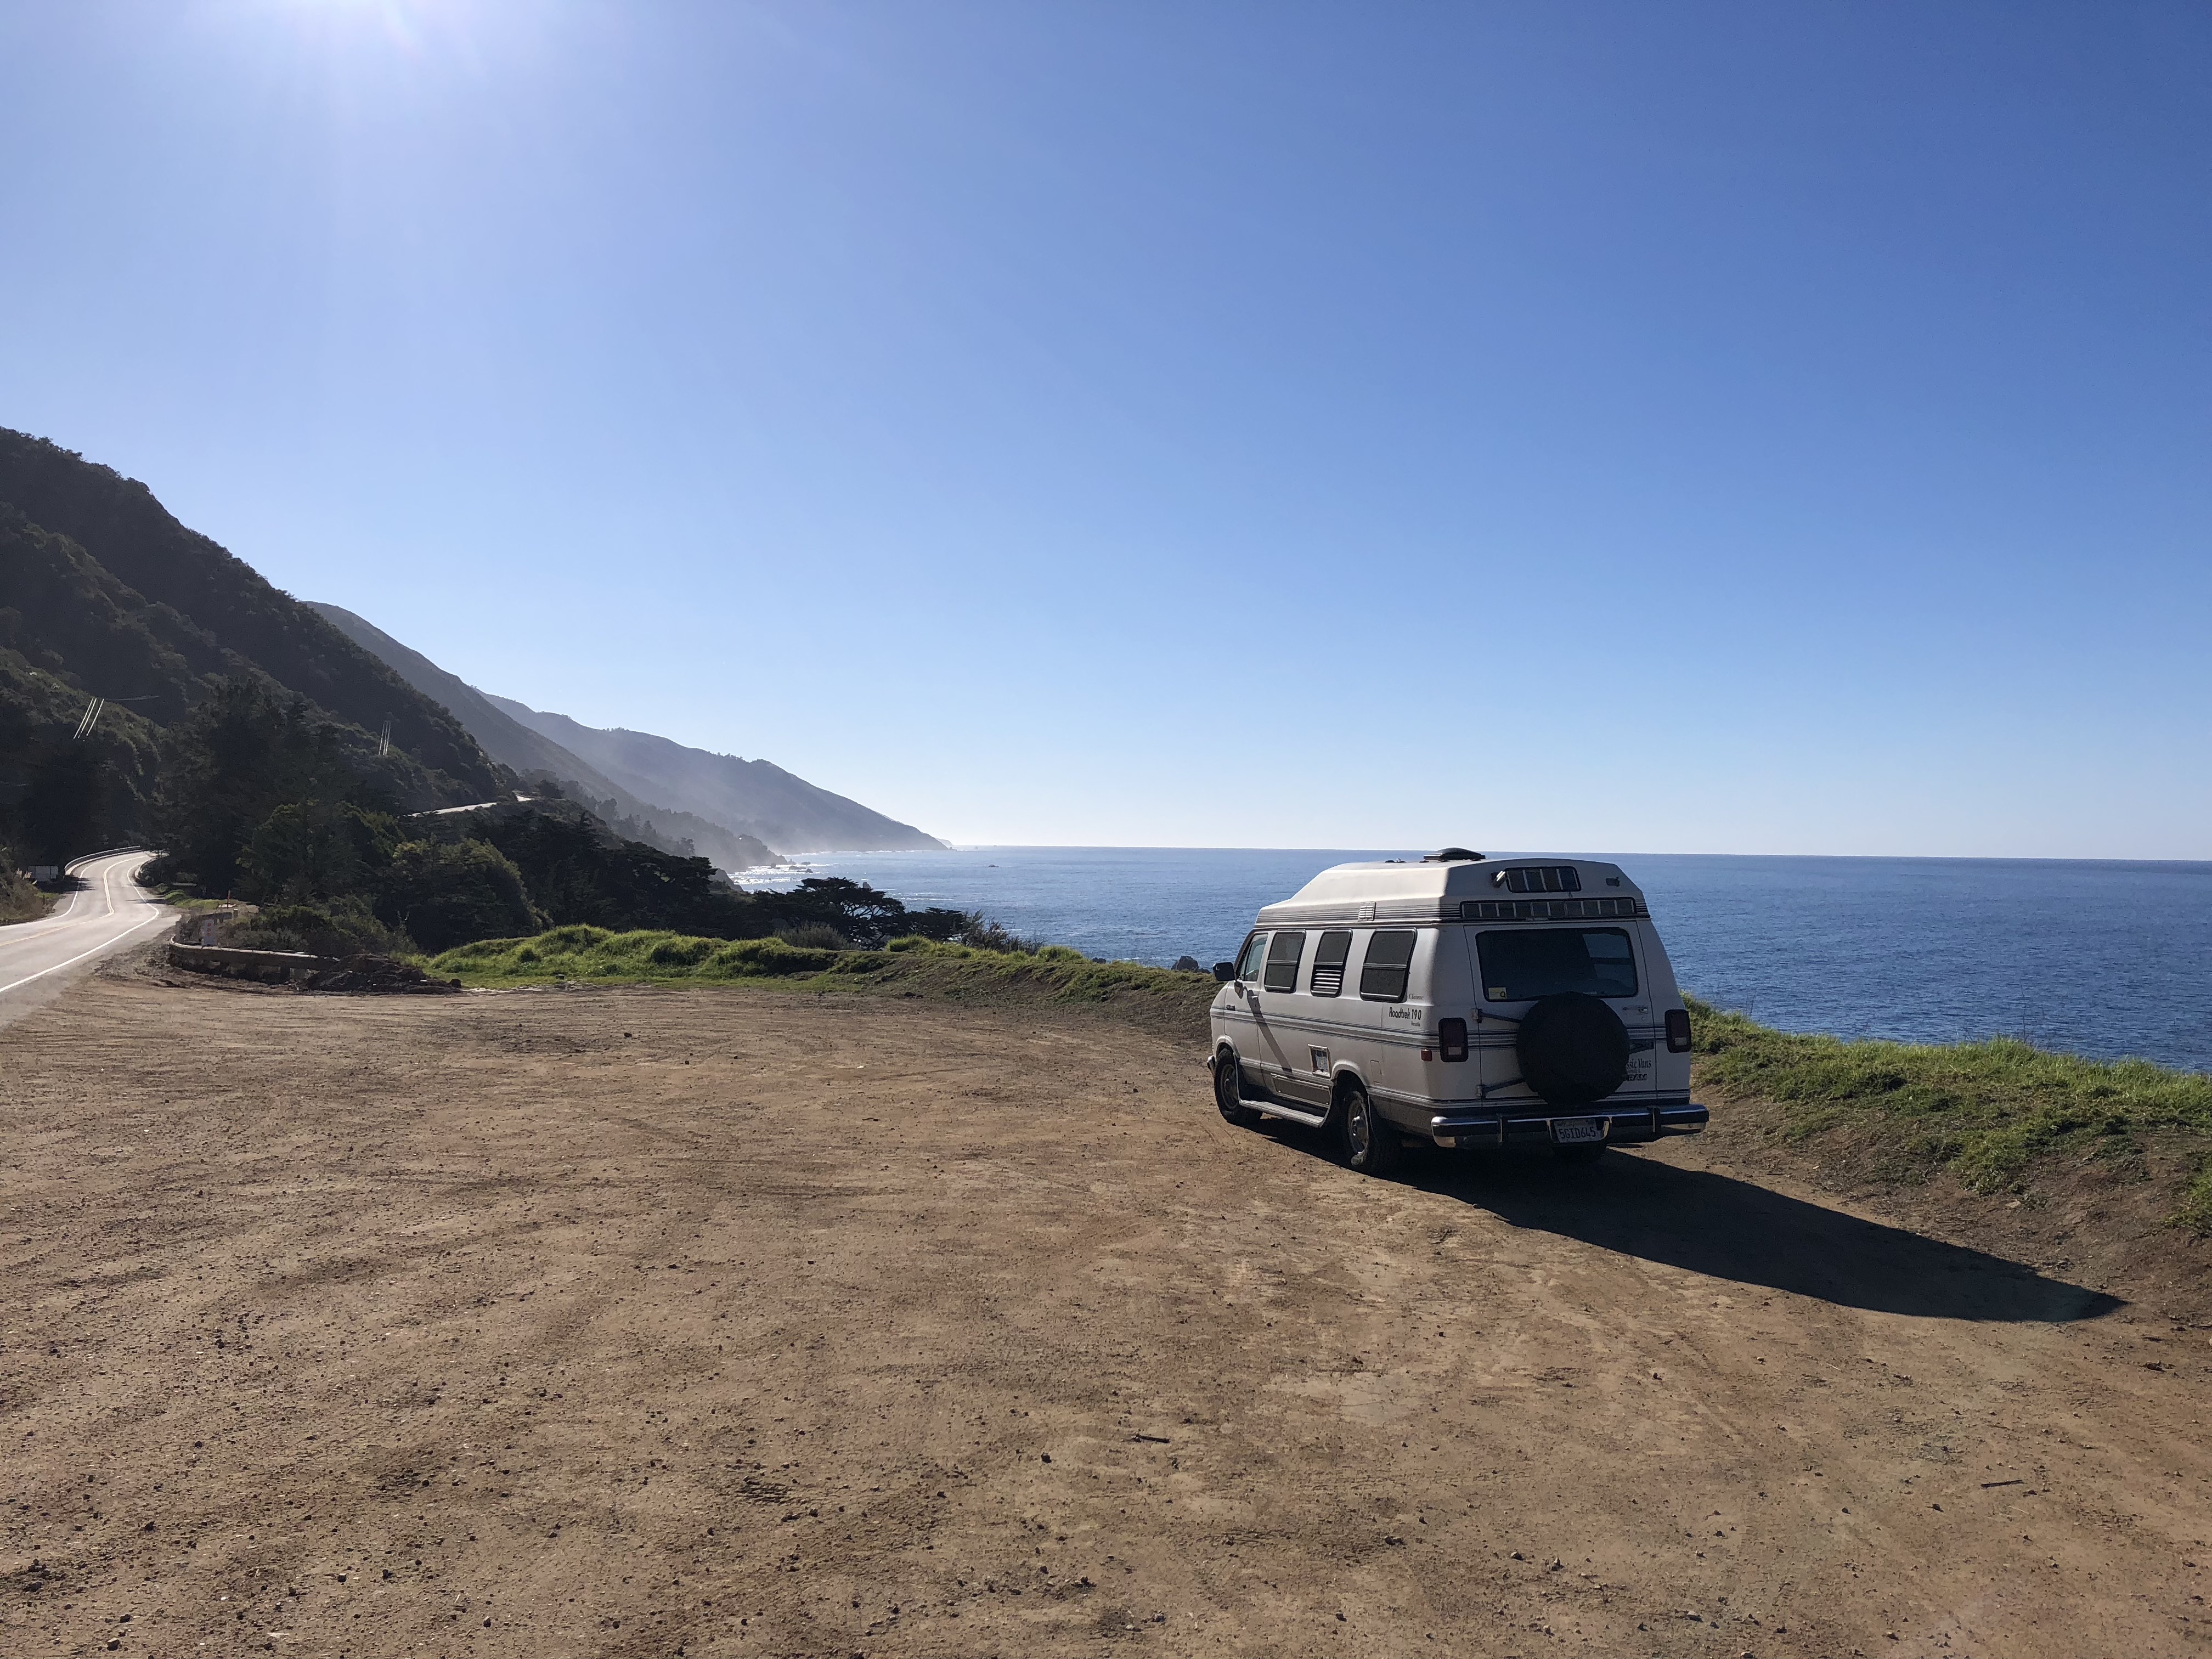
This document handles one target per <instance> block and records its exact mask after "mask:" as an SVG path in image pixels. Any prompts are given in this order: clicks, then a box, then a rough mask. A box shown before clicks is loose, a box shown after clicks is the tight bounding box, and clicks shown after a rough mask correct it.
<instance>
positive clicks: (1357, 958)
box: [1206, 847, 1706, 1175]
mask: <svg viewBox="0 0 2212 1659" xmlns="http://www.w3.org/2000/svg"><path fill="white" fill-rule="evenodd" d="M1213 975H1214V977H1215V978H1216V979H1218V980H1220V981H1223V984H1222V987H1221V990H1220V992H1219V994H1217V995H1216V996H1215V998H1214V1000H1213V1007H1212V1032H1213V1041H1212V1054H1209V1055H1208V1057H1207V1061H1206V1063H1207V1064H1208V1066H1211V1067H1212V1072H1213V1095H1214V1103H1215V1104H1216V1105H1218V1107H1219V1108H1220V1110H1221V1115H1222V1116H1223V1117H1225V1118H1226V1119H1228V1120H1229V1121H1230V1122H1231V1123H1236V1124H1240V1125H1242V1124H1250V1123H1254V1122H1256V1121H1259V1119H1260V1118H1261V1117H1262V1116H1269V1117H1280V1118H1288V1119H1290V1120H1291V1121H1295V1122H1298V1123H1304V1124H1309V1125H1311V1126H1314V1127H1327V1128H1328V1129H1330V1130H1331V1131H1332V1132H1333V1133H1334V1135H1335V1136H1336V1137H1337V1139H1338V1142H1339V1145H1340V1147H1341V1150H1342V1152H1343V1154H1344V1158H1345V1160H1346V1162H1347V1163H1348V1164H1351V1165H1352V1167H1353V1168H1354V1169H1358V1170H1367V1171H1369V1172H1370V1173H1373V1174H1376V1175H1382V1174H1387V1173H1388V1172H1389V1170H1390V1169H1391V1168H1392V1166H1393V1165H1395V1163H1396V1162H1397V1159H1398V1155H1399V1153H1400V1152H1401V1150H1402V1148H1403V1146H1404V1141H1405V1139H1406V1138H1407V1137H1418V1138H1419V1139H1422V1140H1424V1141H1427V1142H1429V1143H1431V1145H1434V1146H1450V1147H1485V1146H1552V1147H1553V1148H1555V1149H1556V1150H1557V1151H1558V1152H1559V1154H1560V1156H1562V1157H1564V1158H1569V1159H1572V1160H1576V1161H1582V1160H1594V1159H1595V1158H1597V1157H1598V1156H1599V1155H1600V1154H1601V1153H1602V1152H1604V1150H1605V1149H1606V1147H1607V1146H1619V1145H1621V1144H1623V1143H1625V1142H1631V1141H1642V1140H1654V1139H1657V1138H1658V1137H1660V1136H1661V1135H1674V1134H1693V1133H1696V1132H1697V1131H1699V1129H1702V1128H1703V1127H1705V1119H1706V1113H1705V1108H1704V1107H1702V1106H1695V1105H1692V1103H1691V1102H1690V1016H1689V1012H1688V1011H1687V1010H1686V1008H1685V1007H1684V1006H1682V996H1681V993H1680V991H1678V990H1677V989H1676V988H1675V987H1674V969H1673V967H1672V966H1670V965H1669V963H1668V960H1667V952H1666V951H1665V950H1664V949H1663V948H1662V946H1661V945H1660V943H1659V935H1658V933H1657V931H1656V929H1654V928H1653V927H1652V926H1651V920H1650V911H1649V910H1647V909H1646V908H1644V896H1643V895H1642V894H1641V893H1640V892H1638V890H1637V889H1636V887H1635V885H1634V884H1632V882H1630V880H1629V879H1628V878H1627V877H1626V876H1625V875H1623V874H1622V873H1621V872H1620V868H1619V866H1615V865H1611V864H1597V863H1593V862H1591V861H1590V860H1587V859H1564V858H1511V859H1498V860H1492V859H1487V858H1485V857H1484V856H1483V855H1482V854H1480V853H1470V852H1468V851H1467V850H1466V849H1464V848H1457V847H1451V848H1445V849H1444V850H1443V852H1441V853H1433V854H1430V855H1429V856H1428V857H1427V858H1425V859H1421V860H1418V861H1414V860H1407V861H1404V862H1400V861H1397V860H1391V861H1389V862H1387V863H1382V864H1340V865H1338V866H1335V867H1334V869H1329V870H1324V871H1322V872H1321V873H1320V874H1319V875H1317V876H1316V877H1315V878H1313V879H1312V880H1311V881H1310V882H1308V883H1307V884H1305V885H1304V887H1303V888H1301V889H1299V890H1298V891H1297V893H1296V894H1294V895H1293V896H1291V897H1290V898H1287V899H1285V900H1284V901H1283V902H1281V903H1279V904H1271V905H1269V906H1267V908H1265V909H1264V910H1262V911H1261V912H1260V919H1259V922H1258V925H1257V926H1256V927H1255V928H1254V929H1253V931H1252V933H1251V935H1250V936H1249V938H1248V939H1245V941H1244V948H1243V950H1242V951H1240V952H1238V954H1237V960H1236V961H1235V962H1224V963H1216V964H1215V966H1214V969H1213Z"/></svg>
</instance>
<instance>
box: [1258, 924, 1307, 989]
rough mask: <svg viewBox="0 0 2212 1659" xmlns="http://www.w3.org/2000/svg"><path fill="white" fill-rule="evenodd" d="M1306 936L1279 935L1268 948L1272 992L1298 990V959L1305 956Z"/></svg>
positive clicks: (1268, 985) (1269, 982)
mask: <svg viewBox="0 0 2212 1659" xmlns="http://www.w3.org/2000/svg"><path fill="white" fill-rule="evenodd" d="M1305 948H1306V936H1305V935H1304V933H1278V934H1276V935H1275V940H1274V943H1273V944H1272V945H1269V946H1268V947H1267V980H1266V981H1265V983H1266V985H1267V988H1268V989H1269V990H1270V991H1295V990H1297V988H1298V958H1299V957H1301V956H1303V955H1304V954H1305Z"/></svg>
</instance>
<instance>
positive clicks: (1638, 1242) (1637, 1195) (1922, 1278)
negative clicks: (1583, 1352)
mask: <svg viewBox="0 0 2212 1659" xmlns="http://www.w3.org/2000/svg"><path fill="white" fill-rule="evenodd" d="M1285 1139H1289V1137H1287V1136H1285ZM1301 1139H1304V1137H1301ZM1308 1150H1309V1151H1312V1152H1316V1154H1318V1153H1319V1152H1320V1151H1321V1147H1320V1146H1319V1143H1318V1141H1317V1140H1316V1141H1312V1142H1310V1143H1309V1145H1308ZM1405 1181H1406V1184H1407V1185H1408V1186H1413V1187H1418V1188H1420V1189H1422V1190H1423V1191H1425V1192H1431V1193H1436V1194H1441V1195H1443V1196H1445V1197H1449V1198H1455V1199H1457V1200H1460V1201H1461V1202H1462V1203H1465V1204H1472V1205H1476V1206H1480V1208H1482V1209H1485V1210H1487V1211H1489V1212H1491V1213H1492V1215H1495V1216H1497V1217H1498V1218H1499V1219H1500V1220H1503V1221H1506V1222H1510V1223H1511V1224H1512V1225H1514V1226H1516V1227H1527V1228H1531V1229H1533V1230H1534V1231H1540V1232H1547V1233H1556V1234H1558V1235H1559V1237H1563V1238H1574V1239H1579V1240H1581V1241H1582V1242H1583V1243H1585V1244H1594V1245H1596V1246H1597V1247H1598V1248H1599V1249H1607V1250H1615V1251H1618V1252H1619V1253H1620V1254H1621V1255H1632V1256H1637V1257H1639V1258H1641V1259H1642V1260H1644V1261H1657V1262H1662V1263H1664V1264H1665V1265H1667V1266H1668V1267H1682V1268H1686V1269H1687V1270H1688V1271H1690V1272H1692V1273H1704V1274H1705V1275H1707V1276H1708V1277H1710V1278H1713V1279H1727V1280H1729V1281H1731V1282H1733V1283H1735V1284H1739V1285H1763V1286H1765V1287H1766V1288H1767V1289H1769V1290H1776V1291H1789V1292H1790V1293H1791V1294H1792V1295H1796V1296H1807V1297H1817V1298H1819V1299H1820V1300H1821V1301H1824V1302H1832V1303H1835V1304H1838V1305H1840V1306H1843V1307H1847V1308H1863V1309H1865V1310H1868V1311H1869V1312H1873V1313H1893V1314H1905V1315H1909V1316H1915V1317H1919V1318H1928V1319H1970V1320H1983V1321H1990V1322H2008V1323H2020V1324H2052V1325H2059V1324H2070V1323H2072V1322H2075V1321H2077V1320H2084V1319H2100V1318H2102V1317H2103V1316H2105V1315H2106V1314H2109V1313H2112V1312H2113V1311H2114V1310H2117V1309H2119V1308H2123V1307H2125V1306H2126V1305H2127V1304H2126V1303H2125V1302H2124V1301H2123V1300H2122V1299H2121V1298H2119V1297H2114V1296H2107V1295H2106V1294H2105V1293H2104V1292H2102V1291H2093V1290H2090V1289H2088V1288H2087V1287H2086V1286H2083V1285H2073V1284H2069V1283H2068V1282H2066V1281H2065V1280H2063V1279H2050V1278H2046V1277H2045V1275H2043V1274H2042V1273H2038V1272H2036V1271H2035V1269H2034V1268H2033V1267H2029V1266H2027V1264H2026V1263H2025V1262H2020V1261H2008V1260H2007V1259H2006V1258H2005V1257H2003V1256H2000V1255H1990V1254H1988V1253H1987V1252H1986V1251H1982V1250H1974V1249H1965V1248H1964V1247H1962V1246H1960V1245H1956V1244H1946V1243H1942V1241H1941V1240H1938V1239H1933V1238H1929V1237H1926V1236H1924V1235H1923V1234H1920V1233H1916V1232H1913V1231H1910V1230H1908V1229H1906V1228H1903V1227H1892V1226H1888V1225H1884V1224H1883V1223H1881V1222H1878V1221H1864V1220H1862V1219H1860V1218H1858V1217H1857V1216H1852V1215H1845V1214H1844V1213H1843V1212H1841V1211H1839V1210H1831V1209H1827V1208H1825V1207H1824V1206H1820V1205H1818V1204H1808V1203H1806V1202H1805V1201H1804V1200H1802V1199H1795V1198H1790V1197H1788V1196H1786V1195H1785V1194H1781V1193H1778V1192H1775V1191H1772V1190H1771V1189H1770V1188H1765V1187H1761V1186H1758V1185H1756V1184H1754V1183H1753V1182H1748V1181H1740V1180H1737V1179H1735V1177H1733V1176H1724V1175H1716V1174H1714V1173H1712V1172H1711V1171H1710V1170H1680V1169H1676V1168H1674V1166H1672V1165H1670V1164H1661V1163H1658V1162H1656V1161H1654V1160H1648V1159H1645V1158H1636V1157H1633V1156H1626V1155H1622V1154H1619V1153H1611V1154H1608V1155H1607V1157H1606V1158H1604V1159H1603V1160H1602V1161H1601V1162H1600V1163H1598V1164H1595V1165H1592V1166H1587V1167H1583V1168H1572V1167H1567V1166H1564V1165H1561V1164H1559V1163H1558V1161H1557V1160H1556V1159H1554V1158H1553V1157H1552V1156H1551V1154H1550V1153H1549V1152H1543V1151H1541V1150H1540V1151H1536V1152H1503V1153H1493V1154H1491V1155H1488V1156H1483V1155H1480V1154H1477V1155H1473V1156H1465V1157H1458V1158H1455V1157H1453V1156H1451V1155H1449V1154H1429V1153H1422V1152H1416V1153H1415V1154H1414V1155H1413V1156H1412V1157H1411V1158H1408V1159H1407V1165H1406V1169H1405Z"/></svg>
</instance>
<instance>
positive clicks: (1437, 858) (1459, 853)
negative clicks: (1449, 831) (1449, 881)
mask: <svg viewBox="0 0 2212 1659" xmlns="http://www.w3.org/2000/svg"><path fill="white" fill-rule="evenodd" d="M1421 862H1422V863H1424V864H1480V863H1481V862H1482V854H1480V853H1470V852H1468V850H1467V848H1464V847H1447V848H1443V850H1442V851H1440V852H1435V853H1431V854H1429V855H1428V856H1427V857H1426V858H1425V859H1423V860H1421Z"/></svg>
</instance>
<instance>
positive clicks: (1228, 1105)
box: [1213, 1048, 1260, 1129]
mask: <svg viewBox="0 0 2212 1659" xmlns="http://www.w3.org/2000/svg"><path fill="white" fill-rule="evenodd" d="M1213 1104H1214V1109H1216V1110H1218V1112H1219V1113H1220V1114H1221V1121H1223V1122H1225V1123H1231V1124H1234V1125H1235V1126H1236V1127H1237V1128H1240V1129H1249V1128H1250V1127H1252V1126H1253V1125H1254V1124H1255V1123H1257V1122H1258V1121H1260V1115H1259V1113H1257V1112H1255V1111H1254V1110H1253V1109H1251V1108H1250V1107H1249V1106H1247V1105H1246V1104H1245V1103H1244V1092H1243V1085H1241V1084H1240V1083H1239V1082H1238V1081H1237V1052H1236V1050H1235V1049H1233V1048H1224V1049H1223V1050H1222V1051H1221V1052H1220V1053H1219V1054H1216V1055H1214V1057H1213Z"/></svg>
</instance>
